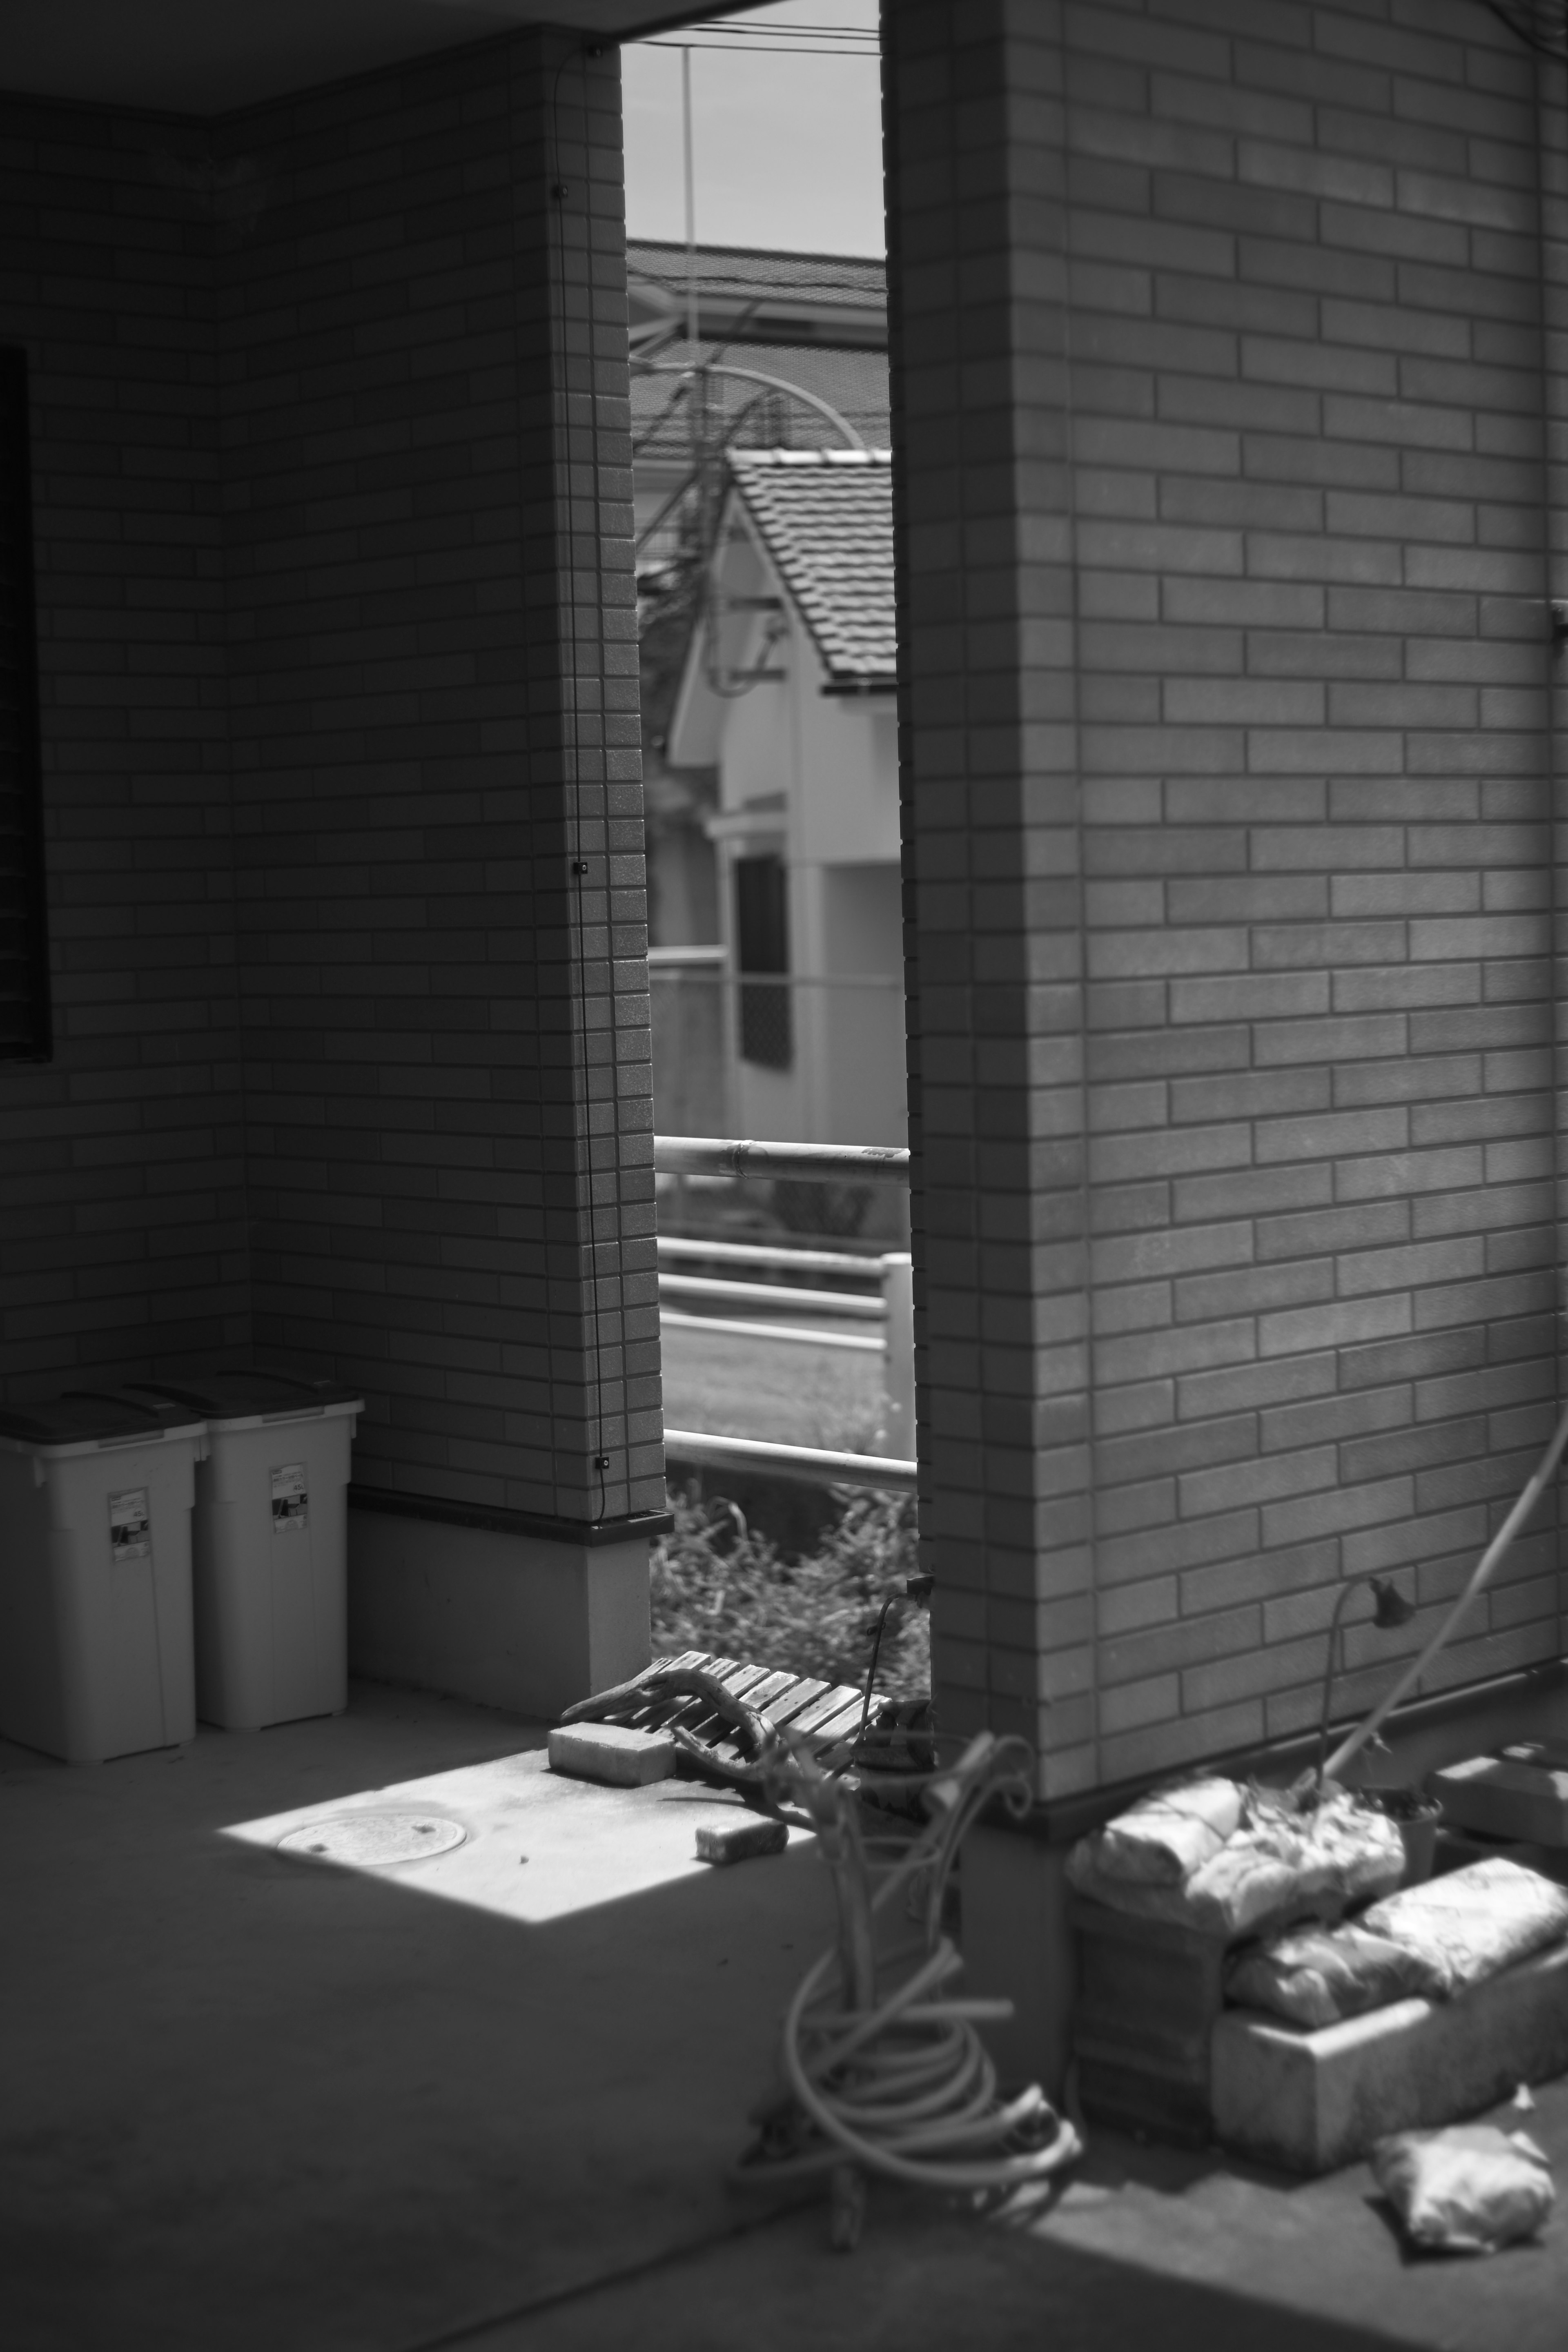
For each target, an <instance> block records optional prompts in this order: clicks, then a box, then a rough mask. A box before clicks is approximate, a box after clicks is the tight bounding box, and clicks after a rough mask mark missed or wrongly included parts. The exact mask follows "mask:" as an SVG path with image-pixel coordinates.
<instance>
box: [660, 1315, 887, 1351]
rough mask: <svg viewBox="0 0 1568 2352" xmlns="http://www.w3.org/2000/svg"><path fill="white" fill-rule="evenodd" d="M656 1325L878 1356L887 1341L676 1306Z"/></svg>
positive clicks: (863, 1333) (670, 1328)
mask: <svg viewBox="0 0 1568 2352" xmlns="http://www.w3.org/2000/svg"><path fill="white" fill-rule="evenodd" d="M658 1319H659V1322H660V1323H661V1324H662V1326H663V1327H664V1328H665V1329H666V1330H667V1331H670V1330H674V1331H722V1332H726V1333H728V1335H729V1337H730V1338H731V1339H786V1340H793V1341H795V1343H796V1344H797V1345H799V1346H801V1347H805V1348H851V1349H854V1348H858V1349H861V1350H862V1352H864V1353H865V1354H867V1355H872V1356H879V1355H882V1354H883V1353H884V1352H885V1350H886V1349H887V1345H888V1343H887V1341H886V1340H885V1339H874V1338H872V1337H870V1336H869V1335H868V1333H866V1332H864V1331H823V1330H820V1329H818V1328H816V1327H815V1326H810V1325H806V1324H804V1323H746V1322H742V1320H740V1319H739V1318H736V1317H732V1316H729V1315H683V1314H682V1313H681V1311H680V1309H679V1307H662V1308H661V1309H660V1311H659V1318H658Z"/></svg>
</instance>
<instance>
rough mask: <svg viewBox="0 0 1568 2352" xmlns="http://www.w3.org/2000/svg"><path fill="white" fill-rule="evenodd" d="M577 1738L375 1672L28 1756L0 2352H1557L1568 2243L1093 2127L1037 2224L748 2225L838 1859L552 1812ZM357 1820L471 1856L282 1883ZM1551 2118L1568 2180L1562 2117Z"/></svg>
mask: <svg viewBox="0 0 1568 2352" xmlns="http://www.w3.org/2000/svg"><path fill="white" fill-rule="evenodd" d="M541 1747H542V1733H540V1732H539V1731H538V1730H537V1729H530V1728H529V1727H526V1726H523V1725H520V1724H518V1723H515V1722H513V1721H510V1720H509V1719H508V1718H506V1717H500V1716H497V1715H493V1714H489V1713H487V1712H485V1711H483V1710H481V1709H479V1708H472V1707H466V1706H458V1705H456V1704H452V1703H448V1702H445V1701H442V1700H439V1699H433V1698H428V1697H425V1696H415V1695H411V1694H400V1693H396V1692H391V1691H385V1690H377V1689H374V1688H370V1687H366V1686H362V1687H360V1688H357V1689H356V1691H355V1693H354V1696H353V1705H352V1707H351V1711H350V1713H349V1715H348V1716H347V1717H343V1718H342V1719H341V1720H338V1721H335V1722H321V1723H311V1724H300V1725H292V1726H289V1727H283V1728H281V1729H279V1730H275V1731H269V1732H264V1733H260V1734H256V1735H249V1736H242V1735H229V1734H222V1733H216V1732H210V1733H209V1732H204V1733H203V1734H202V1735H201V1736H200V1737H199V1738H198V1739H197V1740H196V1741H195V1744H194V1746H193V1747H191V1748H188V1749H185V1750H184V1751H174V1752H171V1753H167V1754H163V1755H156V1756H148V1757H141V1758H133V1759H127V1760H124V1761H121V1762H119V1763H115V1764H110V1765H107V1766H104V1767H102V1768H100V1769H88V1770H72V1769H68V1768H66V1767H64V1766H58V1765H54V1764H50V1763H48V1762H47V1761H46V1760H44V1759H39V1758H37V1757H34V1756H31V1755H28V1754H26V1752H25V1751H23V1750H21V1749H18V1748H5V1747H3V1746H0V1869H3V1872H4V1885H5V1891H6V1896H7V1901H6V1916H7V1926H8V1932H7V1934H6V1935H5V1938H4V1941H3V1945H0V1953H3V1957H0V1999H3V2001H4V2008H3V2011H0V2014H3V2015H4V2018H5V2029H4V2045H3V2057H0V2282H3V2284H0V2340H3V2341H4V2343H5V2347H6V2352H110V2347H112V2352H142V2347H148V2352H187V2347H188V2352H252V2347H255V2352H263V2347H265V2352H361V2348H362V2347H363V2352H434V2347H437V2346H447V2345H449V2346H457V2345H458V2344H462V2345H465V2346H471V2347H480V2352H513V2347H529V2352H535V2347H537V2352H568V2347H572V2352H576V2347H584V2352H585V2348H586V2347H595V2352H597V2347H602V2346H605V2345H613V2344H616V2343H617V2342H620V2341H623V2340H626V2341H630V2340H635V2341H637V2343H638V2344H640V2345H642V2346H645V2347H663V2346H666V2345H668V2346H671V2347H674V2346H677V2345H679V2346H680V2347H683V2352H685V2348H686V2347H695V2352H704V2347H709V2346H712V2347H719V2346H720V2345H725V2346H728V2345H730V2344H731V2343H732V2342H734V2341H735V2340H737V2337H738V2338H739V2340H741V2341H742V2342H744V2343H746V2344H747V2345H748V2346H749V2347H758V2352H772V2347H775V2346H776V2347H784V2346H785V2345H786V2344H787V2345H788V2346H790V2347H797V2346H799V2345H800V2344H801V2343H802V2342H803V2341H807V2342H809V2343H810V2344H811V2346H812V2347H813V2352H831V2347H837V2346H839V2345H843V2346H845V2347H848V2346H850V2345H854V2346H855V2347H866V2346H879V2345H887V2346H889V2347H891V2346H895V2345H896V2346H898V2347H900V2352H908V2347H914V2352H921V2347H926V2346H930V2347H933V2352H934V2348H935V2347H949V2346H952V2347H959V2346H961V2345H962V2346H963V2347H982V2352H984V2347H1005V2346H1008V2347H1010V2346H1013V2345H1020V2346H1022V2345H1030V2346H1033V2345H1036V2344H1049V2345H1051V2346H1052V2347H1060V2352H1122V2347H1134V2346H1136V2345H1139V2344H1140V2343H1142V2342H1145V2341H1149V2342H1156V2341H1157V2342H1158V2343H1159V2344H1160V2345H1162V2346H1166V2345H1168V2346H1172V2347H1175V2346H1178V2345H1185V2344H1186V2343H1189V2342H1191V2343H1201V2344H1203V2345H1204V2346H1205V2352H1231V2347H1235V2352H1241V2347H1244V2346H1245V2347H1248V2352H1253V2347H1257V2346H1258V2345H1259V2344H1266V2345H1267V2346H1268V2352H1307V2347H1314V2352H1316V2347H1322V2352H1361V2347H1366V2352H1372V2347H1375V2346H1382V2347H1388V2346H1393V2345H1399V2346H1412V2345H1418V2346H1423V2347H1452V2352H1483V2347H1484V2352H1496V2347H1500V2346H1503V2345H1506V2346H1507V2347H1509V2352H1560V2347H1562V2345H1563V2342H1564V2340H1565V2338H1568V2330H1565V2324H1564V2321H1563V2311H1564V2309H1565V2308H1568V2222H1563V2221H1559V2222H1557V2223H1556V2224H1555V2225H1554V2226H1553V2228H1552V2230H1551V2231H1550V2232H1549V2234H1548V2237H1547V2239H1546V2242H1544V2244H1543V2245H1542V2246H1541V2247H1539V2248H1532V2249H1528V2250H1525V2251H1521V2252H1515V2253H1510V2254H1509V2255H1506V2256H1503V2257H1501V2258H1500V2259H1499V2260H1497V2261H1494V2262H1489V2263H1429V2262H1428V2263H1411V2262H1409V2261H1407V2260H1406V2259H1405V2256H1404V2255H1403V2253H1402V2252H1401V2250H1400V2248H1399V2246H1398V2244H1397V2242H1396V2241H1395V2239H1394V2235H1393V2234H1392V2232H1391V2231H1390V2229H1389V2227H1388V2226H1387V2224H1386V2222H1385V2221H1384V2218H1383V2217H1382V2216H1381V2214H1380V2213H1379V2212H1378V2210H1376V2208H1375V2206H1374V2205H1373V2203H1372V2202H1371V2201H1370V2199H1371V2183H1370V2179H1369V2178H1368V2176H1367V2175H1366V2174H1365V2172H1364V2171H1363V2170H1360V2169H1357V2170H1352V2171H1350V2172H1347V2173H1344V2174H1341V2175H1339V2176H1337V2177H1336V2178H1335V2179H1331V2180H1329V2181H1324V2182H1320V2183H1314V2184H1310V2185H1305V2186H1303V2185H1300V2184H1296V2183H1289V2182H1285V2181H1281V2180H1279V2179H1268V2178H1265V2177H1264V2176H1262V2175H1255V2174H1249V2173H1247V2172H1246V2171H1245V2170H1243V2169H1240V2168H1233V2167H1229V2166H1226V2165H1224V2164H1222V2163H1220V2162H1219V2161H1218V2160H1217V2159H1212V2158H1201V2159H1188V2158H1176V2157H1173V2156H1170V2155H1167V2154H1164V2153H1163V2152H1160V2151H1155V2150H1140V2149H1137V2148H1134V2147H1131V2146H1130V2145H1128V2144H1125V2143H1116V2142H1112V2141H1110V2140H1109V2139H1106V2138H1103V2137H1102V2138H1098V2139H1097V2140H1096V2142H1095V2145H1094V2147H1093V2149H1092V2151H1091V2155H1090V2158H1089V2162H1088V2163H1087V2164H1086V2165H1085V2166H1084V2167H1083V2168H1081V2169H1080V2171H1079V2175H1078V2176H1077V2178H1076V2179H1075V2180H1074V2183H1073V2185H1072V2186H1071V2187H1070V2188H1069V2189H1068V2192H1067V2193H1066V2195H1065V2196H1064V2197H1062V2198H1061V2200H1059V2202H1058V2203H1057V2204H1056V2206H1055V2207H1054V2208H1053V2209H1052V2210H1049V2211H1048V2212H1047V2213H1046V2214H1045V2215H1044V2216H1043V2217H1040V2216H1037V2217H1035V2218H1034V2219H1033V2220H1032V2221H1029V2222H1028V2223H1027V2224H1018V2223H1015V2224H1014V2225H1012V2226H1000V2225H997V2224H994V2223H993V2224H982V2223H980V2222H978V2221H974V2220H973V2219H971V2218H968V2217H965V2216H963V2215H958V2214H953V2213H951V2212H949V2211H947V2210H944V2209H943V2208H942V2207H940V2206H934V2205H931V2204H927V2203H925V2202H922V2201H921V2200H916V2199H911V2198H909V2197H905V2196H902V2195H900V2194H899V2193H898V2192H895V2191H893V2190H891V2189H877V2190H875V2191H874V2194H873V2204H872V2212H871V2218H870V2221H869V2224H868V2232H867V2236H866V2239H865V2241H864V2242H863V2243H862V2245H861V2248H860V2250H859V2252H858V2253H857V2254H856V2255H854V2256H853V2257H850V2258H845V2257H842V2256H835V2255H832V2254H830V2253H829V2252H827V2251H826V2246H825V2244H824V2237H823V2221H822V2215H821V2212H820V2210H818V2209H816V2208H813V2209H809V2210H797V2211H795V2212H793V2213H788V2214H785V2215H784V2217H783V2218H782V2219H777V2218H775V2219H773V2220H772V2221H762V2222H761V2223H760V2224H759V2221H758V2217H757V2215H756V2214H755V2213H754V2211H753V2210H752V2207H751V2205H750V2204H748V2202H747V2201H746V2200H744V2199H743V2198H742V2197H740V2196H737V2195H736V2194H735V2193H734V2192H731V2190H730V2189H727V2188H726V2186H725V2179H724V2175H725V2169H726V2167H727V2166H728V2165H729V2163H730V2162H731V2159H732V2158H733V2157H734V2155H735V2154H736V2152H737V2150H738V2148H739V2147H740V2146H741V2145H742V2141H743V2138H744V2137H745V2128H746V2127H745V2110H746V2109H747V2107H748V2106H749V2105H750V2104H751V2102H752V2099H753V2098H754V2097H755V2096H756V2095H758V2093H759V2092H760V2091H761V2090H763V2088H765V2087H766V2085H767V2084H768V2083H769V2081H770V2080H771V2076H772V2053H773V2042H774V2036H775V2033H776V2030H777V2021H778V2017H779V2013H780V2011H781V2010H782V2008H783V2005H784V2000H785V1999H786V1998H787V1995H788V1993H789V1991H790V1990H792V1989H793V1986H794V1984H795V1981H796V1979H797V1978H798V1975H799V1973H800V1971H801V1970H802V1969H803V1968H804V1967H805V1963H806V1961H807V1960H808V1959H809V1958H811V1957H812V1956H813V1954H814V1953H815V1952H816V1950H817V1949H818V1948H820V1946H821V1944H822V1942H823V1941H824V1940H825V1939H826V1937H827V1936H828V1935H829V1934H830V1933H831V1903H830V1895H829V1889H828V1886H827V1884H826V1874H825V1873H824V1872H823V1871H822V1869H821V1867H820V1864H818V1862H817V1860H816V1855H815V1853H814V1851H813V1849H812V1846H811V1843H810V1841H809V1840H801V1841H799V1842H797V1843H795V1845H793V1846H792V1849H791V1851H790V1853H788V1854H787V1855H786V1856H785V1857H784V1859H782V1860H781V1861H777V1862H770V1863H759V1864H750V1865H747V1866H745V1867H743V1868H739V1869H735V1870H731V1871H720V1872H715V1871H710V1870H708V1869H706V1868H705V1867H704V1866H702V1865H700V1864H697V1863H696V1862H695V1861H694V1860H693V1859H692V1846H693V1843H694V1841H693V1831H694V1829H695V1827H696V1825H697V1824H698V1823H699V1822H702V1821H710V1820H713V1819H714V1818H716V1816H717V1815H718V1814H720V1813H721V1811H722V1810H723V1809H724V1808H725V1806H726V1804H727V1802H728V1801H727V1800H725V1799H723V1798H722V1797H716V1796H712V1795H710V1794H709V1793H707V1792H704V1791H702V1790H697V1789H694V1788H692V1787H691V1786H690V1785H689V1784H687V1783H682V1782H672V1783H666V1784H664V1785H663V1786H662V1787H659V1788H655V1789H650V1790H638V1791H636V1792H625V1793H617V1794H611V1793H609V1792H605V1791H598V1790H590V1789H587V1788H584V1787H580V1786H578V1785H576V1784H574V1783H566V1782H562V1781H558V1780H553V1779H552V1777H551V1776H550V1775H549V1774H548V1773H547V1772H546V1771H545V1770H544V1769H542V1768H543V1758H542V1754H541V1752H540V1750H541ZM353 1811H371V1812H378V1813H385V1812H388V1811H418V1812H421V1813H423V1814H426V1815H428V1816H429V1817H431V1818H435V1819H439V1820H441V1821H443V1822H456V1823H458V1824H459V1825H460V1826H461V1827H462V1828H463V1829H464V1831H465V1832H467V1834H466V1836H465V1839H464V1841H463V1843H460V1844H458V1845H455V1846H453V1847H452V1848H451V1849H450V1850H449V1851H447V1852H445V1853H439V1854H432V1855H427V1856H426V1858H425V1859H423V1860H421V1861H419V1862H417V1863H411V1864H402V1865H397V1866H395V1867H393V1868H391V1869H383V1870H376V1871H353V1870H346V1869H338V1868H330V1867H325V1866H323V1865H322V1864H320V1863H319V1862H311V1861H309V1860H304V1861H295V1860H289V1859H285V1858H284V1857H282V1856H281V1855H279V1853H278V1851H277V1847H276V1841H277V1839H278V1838H279V1836H280V1835H282V1834H284V1833H285V1832H287V1831H288V1830H289V1828H290V1827H291V1826H293V1825H295V1824H297V1823H300V1822H320V1821H321V1820H322V1819H324V1818H326V1817H329V1816H334V1815H337V1814H339V1813H343V1812H353ZM525 1856H526V1857H527V1858H526V1860H525V1859H524V1857H525ZM1532 2127H1533V2128H1535V2130H1536V2132H1537V2136H1538V2137H1540V2138H1541V2139H1542V2142H1543V2144H1544V2145H1545V2146H1546V2147H1547V2148H1548V2150H1549V2152H1550V2153H1551V2154H1552V2156H1553V2158H1554V2159H1556V2160H1557V2161H1558V2164H1559V2168H1560V2174H1561V2177H1562V2178H1563V2180H1564V2181H1565V2182H1568V2088H1557V2089H1553V2090H1551V2091H1549V2092H1547V2093H1545V2094H1543V2095H1542V2099H1541V2106H1540V2112H1539V2114H1538V2116H1536V2118H1535V2119H1534V2125H1533V2126H1532ZM738 2233H739V2234H738Z"/></svg>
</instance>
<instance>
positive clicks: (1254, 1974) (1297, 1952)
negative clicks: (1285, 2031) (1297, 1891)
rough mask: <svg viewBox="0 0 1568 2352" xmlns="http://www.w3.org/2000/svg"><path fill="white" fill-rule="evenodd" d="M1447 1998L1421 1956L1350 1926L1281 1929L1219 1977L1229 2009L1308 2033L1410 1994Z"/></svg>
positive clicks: (1240, 1956)
mask: <svg viewBox="0 0 1568 2352" xmlns="http://www.w3.org/2000/svg"><path fill="white" fill-rule="evenodd" d="M1445 1990H1447V1987H1446V1984H1445V1981H1444V1979H1443V1976H1442V1973H1441V1971H1440V1970H1438V1969H1435V1968H1434V1967H1433V1965H1432V1963H1431V1962H1430V1961H1429V1960H1428V1959H1426V1958H1425V1957H1424V1956H1423V1955H1422V1954H1421V1953H1419V1952H1411V1951H1406V1950H1405V1948H1404V1946H1403V1945H1400V1944H1393V1943H1390V1942H1389V1940H1388V1938H1387V1937H1384V1936H1373V1935H1370V1934H1369V1933H1368V1932H1367V1930H1366V1929H1365V1928H1364V1927H1358V1926H1356V1925H1354V1924H1353V1923H1352V1922H1350V1921H1347V1922H1346V1923H1345V1924H1344V1925H1343V1926H1342V1927H1317V1926H1313V1927H1288V1928H1287V1929H1286V1930H1285V1932H1284V1934H1283V1935H1279V1936H1271V1937H1269V1938H1268V1941H1267V1942H1265V1943H1261V1944H1249V1945H1247V1948H1245V1949H1244V1950H1242V1951H1239V1952H1237V1955H1236V1957H1235V1958H1234V1959H1233V1960H1232V1961H1231V1962H1230V1965H1229V1966H1228V1968H1227V1969H1226V1973H1225V1995H1226V2000H1228V2001H1232V2002H1234V2003H1236V2004H1237V2006H1238V2007H1240V2008H1243V2009H1264V2010H1267V2011H1268V2012H1269V2014H1270V2015H1271V2016H1273V2017H1283V2018H1285V2019H1286V2020H1288V2021H1289V2023H1290V2024H1292V2025H1302V2026H1306V2027H1307V2028H1309V2029H1315V2028H1316V2027H1318V2026H1320V2025H1337V2024H1338V2023H1339V2022H1340V2021H1341V2020H1342V2018H1346V2017H1362V2016H1364V2015H1365V2013H1366V2011H1368V2010H1372V2009H1384V2008H1386V2007H1387V2005H1388V2003H1389V2002H1390V2001H1393V2000H1406V1999H1408V1998H1409V1997H1410V1996H1411V1995H1412V1994H1415V1995H1419V1996H1421V1997H1422V1998H1423V1999H1426V2000H1440V1999H1441V1998H1442V1996H1443V1993H1444V1992H1445Z"/></svg>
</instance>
